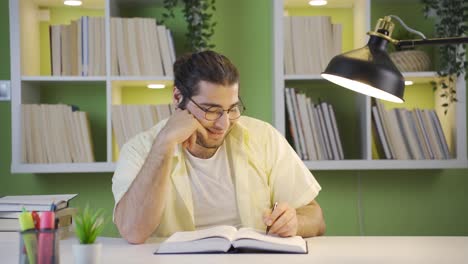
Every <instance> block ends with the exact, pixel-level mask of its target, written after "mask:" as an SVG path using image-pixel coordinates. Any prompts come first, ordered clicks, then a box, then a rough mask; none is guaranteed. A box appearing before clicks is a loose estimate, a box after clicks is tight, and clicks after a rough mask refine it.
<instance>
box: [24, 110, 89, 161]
mask: <svg viewBox="0 0 468 264" xmlns="http://www.w3.org/2000/svg"><path fill="white" fill-rule="evenodd" d="M72 109H73V107H72V106H69V105H63V104H57V105H49V104H40V105H39V104H23V105H21V115H22V118H23V122H22V126H23V129H22V136H21V137H22V144H23V147H22V148H23V150H24V151H25V153H23V155H22V156H23V162H24V163H71V162H94V153H93V143H92V138H91V131H90V129H91V128H90V124H89V119H88V116H87V113H86V112H82V111H73V110H72ZM75 110H76V109H75Z"/></svg>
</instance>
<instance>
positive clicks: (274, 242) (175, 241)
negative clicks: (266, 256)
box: [155, 226, 308, 254]
mask: <svg viewBox="0 0 468 264" xmlns="http://www.w3.org/2000/svg"><path fill="white" fill-rule="evenodd" d="M213 252H234V253H235V252H251V253H254V252H276V253H302V254H307V252H308V250H307V243H306V241H305V240H304V239H303V238H302V237H300V236H294V237H286V238H282V237H278V236H273V235H265V231H257V230H254V229H252V228H241V229H239V230H237V229H236V228H235V227H233V226H217V227H213V228H208V229H202V230H197V231H187V232H176V233H174V234H173V235H172V236H170V237H169V238H168V239H167V240H166V241H164V242H163V243H162V244H161V245H160V247H159V249H158V250H157V251H156V252H155V254H174V253H213Z"/></svg>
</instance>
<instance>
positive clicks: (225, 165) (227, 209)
mask: <svg viewBox="0 0 468 264" xmlns="http://www.w3.org/2000/svg"><path fill="white" fill-rule="evenodd" d="M185 154H186V157H187V160H186V165H187V171H188V174H189V178H190V183H191V187H192V198H193V208H194V219H195V228H196V229H203V228H209V227H213V226H217V225H230V226H235V227H237V228H238V227H240V226H241V220H240V216H239V212H238V210H237V202H236V191H235V189H234V184H233V180H232V177H231V170H230V167H229V161H228V157H227V153H226V147H225V144H223V145H221V146H220V147H219V148H218V150H217V151H216V153H215V154H214V155H213V156H212V157H211V158H208V159H200V158H197V157H195V156H193V155H192V154H190V152H188V151H187V150H185Z"/></svg>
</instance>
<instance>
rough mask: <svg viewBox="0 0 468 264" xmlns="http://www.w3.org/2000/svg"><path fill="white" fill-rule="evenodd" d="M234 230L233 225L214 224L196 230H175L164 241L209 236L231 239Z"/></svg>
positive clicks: (179, 240) (169, 241)
mask: <svg viewBox="0 0 468 264" xmlns="http://www.w3.org/2000/svg"><path fill="white" fill-rule="evenodd" d="M236 232H237V230H236V228H235V227H233V226H216V227H213V228H207V229H201V230H196V231H186V232H176V233H174V234H173V235H172V236H170V237H169V238H168V239H167V240H166V241H165V243H173V242H186V241H194V240H199V239H204V238H210V237H222V238H225V239H227V240H229V241H232V240H233V239H234V236H235V234H236Z"/></svg>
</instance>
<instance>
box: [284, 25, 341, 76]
mask: <svg viewBox="0 0 468 264" xmlns="http://www.w3.org/2000/svg"><path fill="white" fill-rule="evenodd" d="M283 31H284V38H283V44H284V47H283V49H284V72H285V74H320V73H321V72H322V71H323V70H324V69H325V68H326V66H327V65H328V62H329V61H330V60H331V58H333V56H335V55H337V54H340V53H341V45H342V44H341V42H342V27H341V25H340V24H332V23H331V18H330V17H329V16H285V17H284V18H283Z"/></svg>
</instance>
